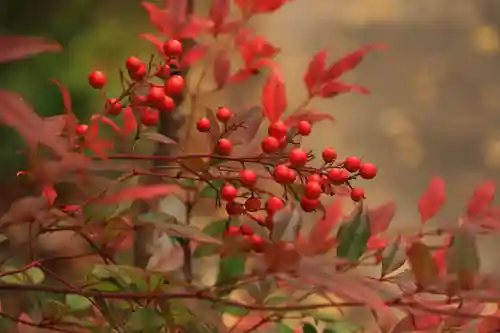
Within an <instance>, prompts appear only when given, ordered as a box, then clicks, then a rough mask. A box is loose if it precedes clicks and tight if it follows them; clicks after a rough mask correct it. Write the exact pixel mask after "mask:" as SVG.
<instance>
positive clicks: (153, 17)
mask: <svg viewBox="0 0 500 333" xmlns="http://www.w3.org/2000/svg"><path fill="white" fill-rule="evenodd" d="M141 5H142V6H143V7H144V9H146V11H147V12H148V15H149V21H150V22H151V24H153V26H154V27H155V28H156V29H157V30H158V31H159V32H160V33H161V34H162V35H166V36H172V35H173V29H172V21H171V19H170V16H169V15H168V12H167V11H166V10H164V9H160V8H158V7H157V6H156V5H155V4H153V3H151V2H146V1H143V2H141Z"/></svg>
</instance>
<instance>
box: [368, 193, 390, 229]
mask: <svg viewBox="0 0 500 333" xmlns="http://www.w3.org/2000/svg"><path fill="white" fill-rule="evenodd" d="M366 214H367V216H368V221H369V223H370V230H371V232H372V235H376V234H380V233H382V232H384V231H386V230H387V229H388V228H389V224H390V223H391V221H392V219H393V218H394V215H395V214H396V203H395V202H394V201H391V202H388V203H386V204H384V205H381V206H378V207H377V208H373V209H368V210H367V212H366Z"/></svg>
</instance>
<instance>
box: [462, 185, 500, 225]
mask: <svg viewBox="0 0 500 333" xmlns="http://www.w3.org/2000/svg"><path fill="white" fill-rule="evenodd" d="M495 189H496V185H495V183H494V182H493V181H487V182H485V183H483V184H482V185H480V186H479V187H478V188H477V189H476V190H475V191H474V194H473V195H472V198H470V200H469V203H468V204H467V212H466V214H467V217H469V218H471V217H474V216H477V215H478V214H480V213H482V212H483V211H484V210H485V209H486V208H488V207H489V206H490V205H491V203H492V202H493V199H494V198H495Z"/></svg>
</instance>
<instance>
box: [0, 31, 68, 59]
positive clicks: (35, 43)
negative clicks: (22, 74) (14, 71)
mask: <svg viewBox="0 0 500 333" xmlns="http://www.w3.org/2000/svg"><path fill="white" fill-rule="evenodd" d="M60 51H62V47H61V45H59V44H57V43H54V42H49V41H47V40H45V39H44V38H40V37H27V36H0V63H5V62H9V61H13V60H19V59H23V58H27V57H30V56H32V55H35V54H39V53H45V52H60Z"/></svg>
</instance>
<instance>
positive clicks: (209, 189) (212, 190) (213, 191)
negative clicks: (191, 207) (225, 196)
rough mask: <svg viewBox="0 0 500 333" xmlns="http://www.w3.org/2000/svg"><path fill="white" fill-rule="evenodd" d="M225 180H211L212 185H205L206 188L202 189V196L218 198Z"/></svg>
mask: <svg viewBox="0 0 500 333" xmlns="http://www.w3.org/2000/svg"><path fill="white" fill-rule="evenodd" d="M224 183H225V182H224V181H222V180H214V181H211V182H210V184H211V185H212V186H210V185H208V184H207V185H205V188H204V189H203V190H202V191H201V193H200V196H201V197H203V198H218V196H219V192H220V190H221V188H222V186H223V185H224Z"/></svg>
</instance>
